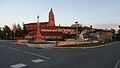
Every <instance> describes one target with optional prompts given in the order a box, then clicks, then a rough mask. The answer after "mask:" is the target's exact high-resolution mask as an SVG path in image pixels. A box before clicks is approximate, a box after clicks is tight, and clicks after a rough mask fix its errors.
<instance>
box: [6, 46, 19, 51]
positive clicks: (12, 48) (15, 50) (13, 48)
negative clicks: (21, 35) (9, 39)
mask: <svg viewBox="0 0 120 68" xmlns="http://www.w3.org/2000/svg"><path fill="white" fill-rule="evenodd" d="M8 48H9V49H12V50H15V51H20V49H16V48H12V47H8Z"/></svg>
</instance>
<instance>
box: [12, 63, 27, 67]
mask: <svg viewBox="0 0 120 68" xmlns="http://www.w3.org/2000/svg"><path fill="white" fill-rule="evenodd" d="M25 66H27V65H25V64H23V63H19V64H15V65H11V66H10V67H12V68H21V67H25Z"/></svg>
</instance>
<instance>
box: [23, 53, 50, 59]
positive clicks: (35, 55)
mask: <svg viewBox="0 0 120 68" xmlns="http://www.w3.org/2000/svg"><path fill="white" fill-rule="evenodd" d="M23 52H24V53H27V54H30V55H34V56H38V57H43V58H46V59H51V58H49V57H46V56H42V55H38V54H35V53H32V52H27V51H23Z"/></svg>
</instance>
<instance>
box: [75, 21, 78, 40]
mask: <svg viewBox="0 0 120 68" xmlns="http://www.w3.org/2000/svg"><path fill="white" fill-rule="evenodd" d="M75 25H76V26H75V27H76V40H78V22H77V21H76V22H75Z"/></svg>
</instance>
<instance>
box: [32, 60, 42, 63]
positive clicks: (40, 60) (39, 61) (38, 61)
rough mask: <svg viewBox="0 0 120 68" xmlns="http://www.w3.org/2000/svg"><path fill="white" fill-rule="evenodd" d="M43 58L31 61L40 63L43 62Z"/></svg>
mask: <svg viewBox="0 0 120 68" xmlns="http://www.w3.org/2000/svg"><path fill="white" fill-rule="evenodd" d="M43 61H44V60H42V59H35V60H32V62H34V63H40V62H43Z"/></svg>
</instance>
